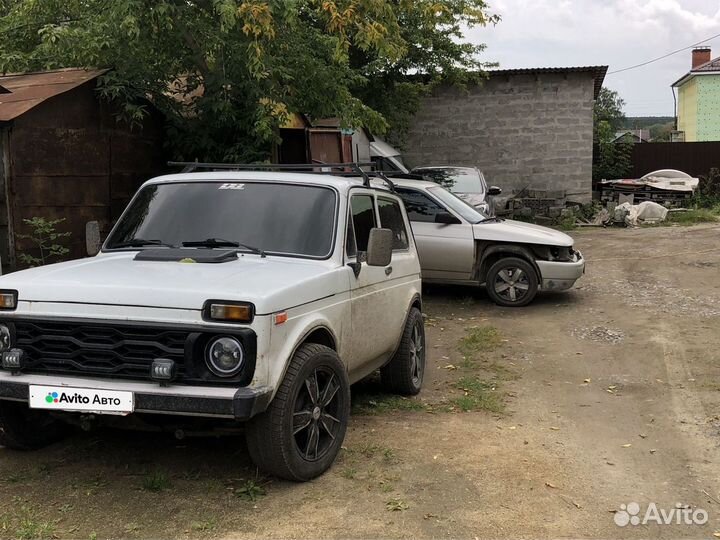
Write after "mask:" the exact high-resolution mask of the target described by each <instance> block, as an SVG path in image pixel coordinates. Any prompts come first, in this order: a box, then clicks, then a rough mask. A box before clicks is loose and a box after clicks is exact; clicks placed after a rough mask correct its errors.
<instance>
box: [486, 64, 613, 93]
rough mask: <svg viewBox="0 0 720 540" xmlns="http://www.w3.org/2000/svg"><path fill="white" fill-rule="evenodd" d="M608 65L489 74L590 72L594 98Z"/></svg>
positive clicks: (510, 70) (524, 69)
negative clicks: (593, 81) (592, 80)
mask: <svg viewBox="0 0 720 540" xmlns="http://www.w3.org/2000/svg"><path fill="white" fill-rule="evenodd" d="M607 70H608V66H571V67H536V68H516V69H492V70H489V71H488V74H490V75H536V74H540V73H590V74H591V75H592V76H593V78H594V79H595V99H597V97H598V95H599V94H600V89H601V88H602V85H603V81H604V80H605V75H606V74H607Z"/></svg>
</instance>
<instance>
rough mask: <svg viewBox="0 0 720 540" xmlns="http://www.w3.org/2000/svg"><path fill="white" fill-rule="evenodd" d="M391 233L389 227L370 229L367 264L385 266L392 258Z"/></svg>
mask: <svg viewBox="0 0 720 540" xmlns="http://www.w3.org/2000/svg"><path fill="white" fill-rule="evenodd" d="M392 248H393V233H392V231H391V230H390V229H378V228H374V229H370V239H369V240H368V248H367V263H368V266H387V265H388V264H390V261H391V260H392Z"/></svg>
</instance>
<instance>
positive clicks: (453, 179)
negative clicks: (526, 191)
mask: <svg viewBox="0 0 720 540" xmlns="http://www.w3.org/2000/svg"><path fill="white" fill-rule="evenodd" d="M410 172H411V173H412V174H417V175H419V176H424V177H425V178H427V179H428V180H430V181H432V182H435V183H436V184H438V185H440V186H442V187H444V188H445V189H447V190H449V191H451V192H452V193H454V194H455V195H457V196H458V197H460V198H461V199H462V200H463V201H465V202H466V203H468V204H469V205H470V206H473V207H475V208H477V209H478V210H480V211H481V212H482V213H483V214H487V215H491V214H493V213H494V212H493V209H492V204H491V202H492V199H491V198H492V197H494V196H497V195H500V194H501V193H502V189H500V188H499V187H497V186H490V187H488V185H487V181H486V180H485V175H484V174H483V173H482V171H481V170H480V169H478V168H477V167H445V166H443V167H415V168H414V169H413V170H412V171H410Z"/></svg>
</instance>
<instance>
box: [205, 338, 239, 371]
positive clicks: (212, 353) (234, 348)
mask: <svg viewBox="0 0 720 540" xmlns="http://www.w3.org/2000/svg"><path fill="white" fill-rule="evenodd" d="M244 359H245V353H244V351H243V347H242V344H241V343H240V342H239V341H238V340H237V339H235V338H234V337H219V338H215V339H213V340H212V341H211V342H210V343H208V347H207V359H206V361H207V366H208V368H210V371H212V372H213V373H214V374H215V375H219V376H220V377H232V376H233V375H235V374H236V373H237V372H238V371H240V370H241V369H242V366H243V360H244Z"/></svg>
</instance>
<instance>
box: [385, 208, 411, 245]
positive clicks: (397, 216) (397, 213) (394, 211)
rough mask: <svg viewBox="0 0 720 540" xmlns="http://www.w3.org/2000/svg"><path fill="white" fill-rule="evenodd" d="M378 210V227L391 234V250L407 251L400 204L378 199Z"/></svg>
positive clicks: (406, 236) (406, 237)
mask: <svg viewBox="0 0 720 540" xmlns="http://www.w3.org/2000/svg"><path fill="white" fill-rule="evenodd" d="M378 210H379V211H380V226H381V227H383V228H384V229H390V230H391V231H392V232H393V249H407V248H408V234H407V230H406V229H405V220H404V219H403V215H402V210H400V203H399V202H398V201H395V200H392V199H385V198H383V197H378Z"/></svg>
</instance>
